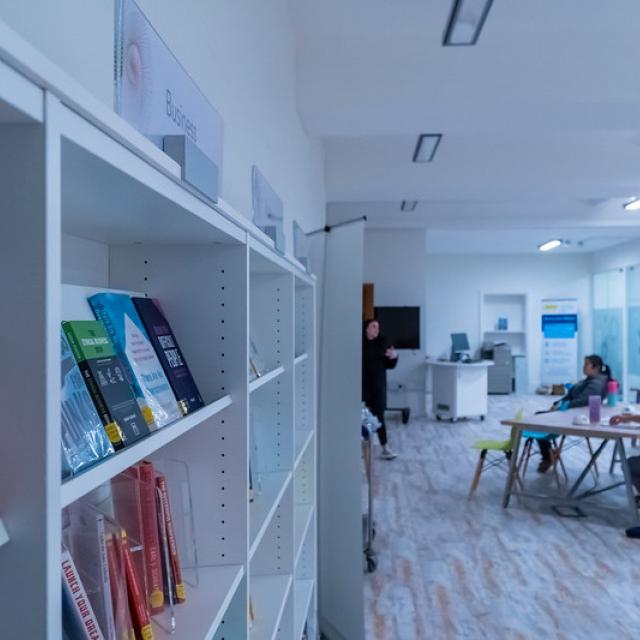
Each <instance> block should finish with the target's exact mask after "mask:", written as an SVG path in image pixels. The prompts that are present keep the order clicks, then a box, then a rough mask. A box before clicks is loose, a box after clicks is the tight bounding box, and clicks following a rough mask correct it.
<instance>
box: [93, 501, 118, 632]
mask: <svg viewBox="0 0 640 640" xmlns="http://www.w3.org/2000/svg"><path fill="white" fill-rule="evenodd" d="M96 529H97V531H98V550H99V553H100V579H101V581H102V585H101V589H102V599H103V601H104V617H105V624H106V629H104V632H105V635H106V636H107V638H108V639H109V640H112V639H113V638H115V637H116V627H115V621H114V619H113V602H112V600H111V586H110V582H109V561H108V559H107V540H106V534H105V528H104V516H103V515H102V514H101V513H99V514H97V515H96Z"/></svg>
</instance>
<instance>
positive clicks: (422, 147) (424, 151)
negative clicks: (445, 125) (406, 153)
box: [413, 133, 442, 162]
mask: <svg viewBox="0 0 640 640" xmlns="http://www.w3.org/2000/svg"><path fill="white" fill-rule="evenodd" d="M440 140H442V134H441V133H423V134H422V135H421V136H420V137H419V138H418V143H417V144H416V149H415V151H414V152H413V161H414V162H431V161H432V160H433V156H435V155H436V150H437V149H438V145H439V144H440Z"/></svg>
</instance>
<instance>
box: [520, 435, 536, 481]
mask: <svg viewBox="0 0 640 640" xmlns="http://www.w3.org/2000/svg"><path fill="white" fill-rule="evenodd" d="M532 447H533V440H532V439H531V438H529V439H528V440H527V441H526V442H525V443H524V447H523V448H522V456H521V457H520V464H519V465H517V467H516V470H517V472H518V475H519V476H520V482H521V484H522V485H523V487H524V478H525V476H526V475H527V467H528V466H529V458H530V457H531V455H532V453H531V449H532ZM521 468H522V473H520V469H521Z"/></svg>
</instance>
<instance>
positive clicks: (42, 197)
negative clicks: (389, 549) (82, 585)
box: [0, 24, 317, 640]
mask: <svg viewBox="0 0 640 640" xmlns="http://www.w3.org/2000/svg"><path fill="white" fill-rule="evenodd" d="M0 142H1V145H0V148H1V149H2V151H0V169H1V171H0V207H1V209H2V211H3V212H5V213H4V217H3V233H2V234H0V267H1V269H0V284H1V286H2V292H3V297H4V299H5V300H7V301H10V302H11V313H4V314H2V317H1V319H0V340H1V341H2V344H3V350H4V353H3V355H4V358H5V366H6V371H10V372H11V375H10V376H6V377H5V379H3V385H1V386H0V401H1V402H2V404H3V406H4V407H5V411H4V416H3V425H4V426H3V434H4V446H3V448H2V450H0V467H2V469H3V473H4V476H5V477H6V478H10V479H11V481H10V482H4V483H2V485H1V486H0V523H2V525H4V526H2V527H0V533H1V534H2V535H0V546H1V549H0V589H1V590H2V592H3V593H5V594H12V593H13V594H16V597H15V598H12V597H5V598H3V600H2V604H1V605H0V617H1V619H2V628H3V634H6V635H7V637H25V638H30V640H31V639H33V640H40V639H43V640H45V639H46V640H58V639H59V638H60V637H61V635H62V634H61V608H60V601H61V585H60V542H61V522H62V517H61V516H62V510H63V509H64V507H66V506H68V505H71V504H72V503H74V502H75V501H77V500H80V499H86V498H87V496H88V495H89V494H92V492H95V491H104V490H107V489H106V487H107V486H108V483H109V481H110V480H111V479H112V478H113V477H114V476H116V475H117V474H119V473H121V472H122V471H124V470H125V469H127V468H128V467H129V466H131V465H133V464H135V463H137V462H139V461H140V460H142V459H150V460H152V461H154V463H156V464H157V465H158V466H160V467H163V466H164V465H166V464H169V463H170V462H171V461H176V460H178V461H181V463H184V466H185V469H188V475H189V478H190V485H191V505H190V506H191V508H192V514H193V532H192V533H193V535H194V536H195V539H196V543H197V565H198V574H199V579H198V581H197V584H196V583H195V582H194V583H193V584H188V585H187V601H186V602H185V603H184V604H181V605H179V606H178V607H177V608H176V622H177V628H176V632H175V634H174V635H173V636H171V635H170V634H169V632H168V631H166V628H167V625H166V621H163V620H161V619H159V620H158V621H157V622H158V623H159V624H154V631H155V633H156V637H158V638H165V637H166V638H169V637H178V638H184V639H185V640H205V639H206V640H210V639H211V640H230V639H233V640H245V639H249V638H251V639H262V638H269V639H272V640H273V639H278V640H299V636H300V634H301V630H302V629H303V628H304V625H305V623H307V624H308V628H309V629H310V631H312V634H313V635H310V637H317V622H316V617H317V599H316V593H317V582H316V581H317V571H316V565H317V553H316V542H317V540H316V524H317V521H316V512H317V510H316V486H317V482H316V468H317V465H316V444H315V432H316V413H317V398H316V372H315V369H316V341H315V331H316V330H315V279H314V278H313V277H310V276H309V275H307V274H306V273H304V272H303V271H301V270H300V268H299V266H298V265H297V264H294V263H293V261H291V260H288V259H287V258H284V257H282V256H280V255H278V254H276V253H275V252H274V251H273V248H272V246H270V243H269V242H266V243H265V242H263V240H264V236H263V234H261V233H260V232H258V231H256V232H255V233H254V232H253V231H252V229H251V227H250V225H247V223H246V219H244V218H243V217H242V216H240V215H238V214H237V213H235V212H234V211H233V210H232V209H231V208H230V207H229V206H228V205H226V204H224V203H221V205H220V206H213V205H211V204H209V203H207V202H206V201H205V200H201V199H200V198H198V197H197V196H196V195H195V194H194V193H193V192H192V191H191V190H189V189H186V188H185V187H184V186H183V185H182V184H181V183H180V181H179V178H178V176H179V171H178V170H177V167H176V165H175V163H173V162H172V161H171V160H169V159H168V158H166V157H165V156H164V155H163V154H162V153H160V152H159V151H158V150H157V149H156V148H155V147H153V145H151V144H150V143H149V142H148V141H147V140H145V139H144V138H143V137H142V136H140V135H139V134H138V133H137V132H135V131H133V130H132V129H131V128H130V127H129V126H128V125H127V124H126V123H125V122H123V121H122V120H121V119H120V118H119V117H118V116H116V115H115V114H113V113H112V112H111V111H109V110H108V109H105V108H104V106H101V105H100V104H99V103H98V102H97V101H96V100H94V99H93V98H92V97H91V96H89V95H88V94H87V93H86V92H85V91H84V90H82V89H81V88H80V87H79V86H78V85H76V84H75V83H74V81H73V80H71V79H69V78H68V77H67V76H66V75H65V74H64V73H63V72H61V71H60V70H59V69H57V68H55V67H54V66H53V65H51V64H50V63H49V62H48V61H47V60H46V59H45V58H43V57H42V56H41V55H40V54H39V53H38V52H36V51H35V50H34V49H32V48H31V47H30V46H29V45H27V44H26V43H25V42H24V41H23V40H21V39H20V38H19V37H18V36H17V35H16V34H14V33H13V32H11V31H10V30H9V29H7V28H6V26H5V25H3V24H0ZM96 289H100V290H119V291H126V292H136V293H138V294H143V295H149V296H151V297H157V298H159V299H160V300H161V302H162V305H163V309H164V311H165V313H166V315H167V318H168V320H169V322H170V323H171V325H172V328H173V330H174V333H175V334H176V337H177V338H178V340H179V342H180V346H181V348H182V351H183V352H184V355H185V359H186V360H187V362H188V364H189V367H190V369H191V371H192V373H193V376H194V379H195V380H196V383H197V384H198V387H199V389H200V392H201V394H202V396H203V399H204V400H205V407H204V408H202V409H200V410H199V411H197V412H195V413H193V414H191V415H188V416H186V417H185V418H183V419H181V420H179V421H177V422H175V423H173V424H170V425H168V426H166V427H164V428H162V429H160V430H158V431H156V432H154V433H152V434H151V435H149V436H148V437H146V438H144V439H143V440H141V441H139V442H137V443H136V444H135V445H133V446H131V447H129V448H125V449H124V450H122V451H120V452H118V453H117V454H115V455H113V456H111V457H109V458H107V459H105V460H104V461H102V462H101V463H99V464H97V465H95V466H94V467H92V468H90V469H88V470H87V471H86V472H84V473H82V474H80V475H78V476H75V477H73V478H71V479H69V480H67V481H66V482H62V481H61V480H60V393H59V389H60V354H59V348H60V345H59V335H60V322H61V321H62V320H74V319H81V317H82V316H83V314H86V313H89V312H88V308H87V306H86V303H85V298H86V294H87V291H88V290H91V291H93V290H96ZM85 317H86V316H85ZM88 317H90V316H88ZM250 339H252V340H253V341H254V343H255V344H256V347H257V348H258V350H259V353H260V356H261V358H262V359H263V360H264V363H265V371H266V373H264V375H262V376H261V377H260V378H258V379H257V380H255V381H251V382H250V381H249V377H248V370H247V363H248V355H249V340H250ZM250 419H255V420H256V424H255V425H254V427H257V428H254V430H255V431H257V432H258V436H257V445H258V451H259V464H260V468H257V469H255V470H253V469H252V473H253V476H254V480H255V476H256V474H259V476H260V488H259V491H258V490H255V489H256V487H254V499H253V501H252V502H251V503H250V502H249V498H248V496H249V459H250V453H251V452H250V449H251V442H250V441H251V436H250V432H251V429H250ZM258 423H259V425H258ZM34 576H38V579H37V580H34ZM24 593H29V594H30V597H29V598H28V599H25V598H21V597H18V595H19V594H24ZM250 596H251V599H252V601H253V606H254V610H255V613H256V619H255V621H254V623H253V625H252V627H251V629H250V628H249V619H248V608H249V597H250ZM3 637H4V636H3Z"/></svg>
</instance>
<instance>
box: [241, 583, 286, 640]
mask: <svg viewBox="0 0 640 640" xmlns="http://www.w3.org/2000/svg"><path fill="white" fill-rule="evenodd" d="M292 582H293V577H292V576H291V575H273V576H252V577H251V597H252V598H253V609H254V612H255V616H256V617H255V620H254V621H253V628H252V629H251V640H274V639H275V638H276V637H277V636H278V625H279V624H280V621H281V619H282V614H283V611H284V608H285V605H286V603H287V597H288V595H289V592H290V590H291V583H292Z"/></svg>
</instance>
